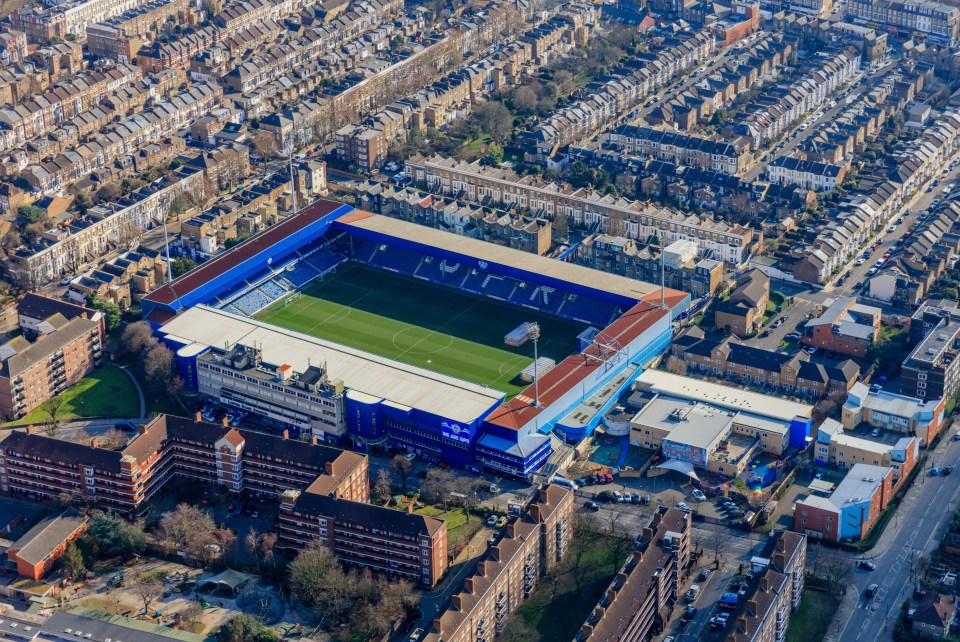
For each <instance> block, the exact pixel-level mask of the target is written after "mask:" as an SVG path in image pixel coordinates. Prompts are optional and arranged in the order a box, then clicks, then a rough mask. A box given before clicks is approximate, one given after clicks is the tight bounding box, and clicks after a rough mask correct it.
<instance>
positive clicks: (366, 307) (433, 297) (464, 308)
mask: <svg viewBox="0 0 960 642" xmlns="http://www.w3.org/2000/svg"><path fill="white" fill-rule="evenodd" d="M257 316H258V318H260V319H262V320H264V321H267V322H268V323H273V324H276V325H279V326H282V327H285V328H289V329H291V330H297V331H299V332H304V333H306V334H311V335H313V336H316V337H320V338H322V339H327V340H330V341H333V342H336V343H340V344H344V345H347V346H351V347H353V348H357V349H360V350H364V351H367V352H372V353H374V354H378V355H381V356H383V357H388V358H390V359H396V360H398V361H402V362H404V363H408V364H410V365H414V366H420V367H423V368H427V369H429V370H433V371H436V372H440V373H442V374H446V375H451V376H453V377H457V378H459V379H465V380H467V381H472V382H474V383H479V384H482V385H486V386H489V387H491V388H494V389H496V390H502V391H503V392H505V393H507V395H509V396H513V395H515V394H517V393H518V392H520V391H521V390H523V389H524V388H525V387H526V385H527V384H525V383H523V382H522V381H520V380H519V375H520V372H521V371H522V370H523V369H524V368H525V367H527V366H528V365H530V363H531V362H532V361H533V343H532V342H530V341H528V342H527V343H526V344H524V345H522V346H520V347H511V346H508V345H506V344H505V343H504V342H503V338H504V336H506V335H507V334H508V333H509V332H510V331H511V330H513V329H514V328H516V327H517V326H518V325H520V324H521V323H523V322H529V321H536V322H537V323H539V324H540V331H541V340H540V346H539V354H540V356H541V357H550V358H551V359H554V360H556V361H561V360H562V359H564V358H566V357H567V356H569V355H570V354H571V353H572V352H573V351H574V350H575V348H576V337H577V335H578V334H579V333H580V332H582V331H583V329H584V328H585V327H586V326H585V325H584V324H580V323H575V322H572V321H566V320H564V319H560V318H557V317H555V316H552V315H547V314H542V313H540V312H537V311H535V310H530V309H527V308H521V307H518V306H514V305H510V304H507V303H501V302H499V301H495V300H493V299H488V298H484V297H479V296H474V295H472V294H468V293H465V292H460V291H458V290H454V289H452V288H446V287H443V286H441V285H436V284H433V283H428V282H426V281H422V280H420V279H414V278H410V277H405V276H400V275H398V274H394V273H391V272H387V271H383V270H377V269H375V268H370V267H366V266H360V265H350V266H349V267H346V268H344V269H341V270H339V271H338V272H337V273H336V274H334V275H332V276H330V277H328V278H327V279H325V280H324V281H323V282H320V281H315V282H313V283H312V284H310V285H309V286H307V287H306V288H304V290H303V296H302V297H301V298H299V299H296V300H293V301H290V302H289V303H288V304H287V305H284V303H283V302H281V303H278V304H276V305H274V306H272V307H270V308H268V309H267V310H265V311H264V312H262V313H261V314H259V315H257Z"/></svg>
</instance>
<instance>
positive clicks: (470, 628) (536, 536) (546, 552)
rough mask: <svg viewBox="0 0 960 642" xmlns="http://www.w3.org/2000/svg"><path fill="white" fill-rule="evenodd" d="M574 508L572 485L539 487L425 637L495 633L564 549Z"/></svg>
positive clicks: (451, 640)
mask: <svg viewBox="0 0 960 642" xmlns="http://www.w3.org/2000/svg"><path fill="white" fill-rule="evenodd" d="M573 510H574V501H573V492H572V491H570V490H567V489H565V488H561V487H560V486H554V485H550V486H547V487H546V488H545V489H541V490H540V491H538V493H537V494H536V495H535V496H534V498H533V501H532V502H531V503H530V505H529V507H528V508H527V511H526V512H525V513H524V514H523V515H521V516H519V517H518V518H514V521H512V522H511V523H510V524H509V525H508V526H507V529H506V531H505V532H504V533H503V535H502V537H500V538H499V539H498V540H496V541H495V542H494V543H493V544H491V545H490V546H489V548H488V549H487V553H486V555H485V556H484V558H483V559H482V560H481V561H480V562H478V563H477V567H476V571H475V572H474V573H473V575H471V576H470V577H468V578H466V579H465V580H464V582H463V589H462V590H461V591H460V592H458V593H455V594H454V595H453V596H451V598H450V606H449V607H448V608H447V609H445V610H444V611H443V612H442V613H440V614H439V615H438V616H437V617H436V618H434V620H433V626H432V627H431V630H430V631H428V632H427V636H426V637H425V638H424V642H440V641H441V640H442V641H443V642H482V641H484V640H491V639H493V636H494V635H498V634H499V633H500V632H501V631H502V630H503V627H504V623H505V622H506V620H507V617H508V616H509V615H510V614H511V613H513V612H514V611H516V610H517V608H518V607H519V606H520V605H521V604H522V603H523V602H524V601H525V600H527V598H529V597H530V593H531V592H533V589H534V587H535V586H536V583H537V580H538V579H539V578H540V576H541V574H543V573H546V572H547V570H548V569H549V568H551V567H552V566H553V565H554V564H556V563H557V562H559V561H560V559H561V558H562V557H563V555H564V554H565V553H566V549H567V547H568V546H569V542H570V536H571V527H570V519H571V517H572V515H573Z"/></svg>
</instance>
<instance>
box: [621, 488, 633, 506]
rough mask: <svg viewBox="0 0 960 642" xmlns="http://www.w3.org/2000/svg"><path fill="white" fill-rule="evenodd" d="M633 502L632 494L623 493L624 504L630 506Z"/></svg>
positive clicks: (626, 491)
mask: <svg viewBox="0 0 960 642" xmlns="http://www.w3.org/2000/svg"><path fill="white" fill-rule="evenodd" d="M632 502H633V495H631V494H630V491H628V490H625V491H623V503H624V504H630V503H632Z"/></svg>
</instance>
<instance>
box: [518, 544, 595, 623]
mask: <svg viewBox="0 0 960 642" xmlns="http://www.w3.org/2000/svg"><path fill="white" fill-rule="evenodd" d="M587 564H588V568H589V569H590V572H589V574H588V575H587V577H586V579H585V580H584V582H583V583H582V586H581V590H580V593H579V594H578V593H577V585H576V584H575V583H574V582H573V580H572V579H571V578H570V576H569V575H561V576H559V577H558V578H557V592H556V597H554V594H553V586H552V584H553V583H552V582H545V581H542V580H541V582H540V583H539V584H538V585H537V588H536V589H534V591H533V593H532V594H531V595H530V599H529V600H527V601H526V602H524V603H523V604H522V605H520V608H519V609H517V612H518V613H519V614H520V617H522V618H523V620H524V622H526V623H527V624H528V625H529V626H531V627H533V628H535V629H536V630H537V631H538V632H539V633H540V636H541V639H542V640H544V642H546V640H572V639H573V638H574V636H575V635H576V634H577V631H579V630H580V627H581V626H583V623H584V621H585V620H586V619H587V615H589V613H590V611H592V610H593V608H594V607H595V606H596V605H597V603H598V602H599V601H600V596H601V595H603V592H604V591H605V590H607V587H608V586H610V582H611V581H612V580H613V576H614V571H613V567H612V566H611V564H610V560H609V558H608V557H607V552H606V549H604V548H603V547H602V546H595V547H593V548H592V549H591V551H590V553H589V558H588V560H587Z"/></svg>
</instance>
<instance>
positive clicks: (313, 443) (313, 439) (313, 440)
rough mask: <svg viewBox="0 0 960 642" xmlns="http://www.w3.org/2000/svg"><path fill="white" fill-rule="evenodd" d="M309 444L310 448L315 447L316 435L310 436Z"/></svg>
mask: <svg viewBox="0 0 960 642" xmlns="http://www.w3.org/2000/svg"><path fill="white" fill-rule="evenodd" d="M310 444H311V445H312V446H316V445H317V436H316V435H310Z"/></svg>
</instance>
